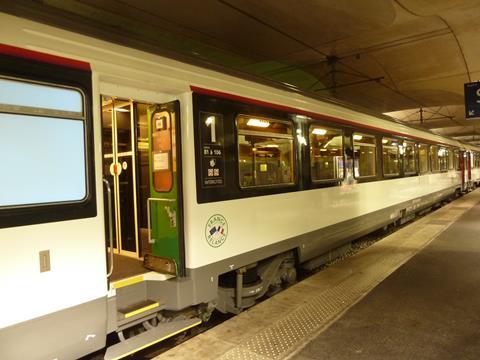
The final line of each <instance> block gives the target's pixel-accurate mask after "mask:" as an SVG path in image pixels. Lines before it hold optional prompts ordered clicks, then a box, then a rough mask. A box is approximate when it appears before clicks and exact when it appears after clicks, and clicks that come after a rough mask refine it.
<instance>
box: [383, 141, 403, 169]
mask: <svg viewBox="0 0 480 360" xmlns="http://www.w3.org/2000/svg"><path fill="white" fill-rule="evenodd" d="M382 156H383V158H382V159H383V175H385V176H395V175H399V174H400V151H399V147H398V140H397V139H391V138H386V137H384V138H382Z"/></svg>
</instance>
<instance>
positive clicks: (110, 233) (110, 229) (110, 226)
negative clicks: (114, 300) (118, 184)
mask: <svg viewBox="0 0 480 360" xmlns="http://www.w3.org/2000/svg"><path fill="white" fill-rule="evenodd" d="M103 184H104V185H105V187H106V188H107V196H108V201H107V203H108V236H109V240H110V241H109V242H110V263H109V270H108V273H107V278H109V277H110V276H111V275H112V273H113V212H112V190H111V189H110V183H109V182H108V180H107V179H105V178H104V179H103Z"/></svg>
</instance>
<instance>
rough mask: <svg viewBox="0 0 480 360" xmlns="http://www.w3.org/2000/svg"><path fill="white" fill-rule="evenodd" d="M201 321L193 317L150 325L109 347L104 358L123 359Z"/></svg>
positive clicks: (108, 359) (107, 359)
mask: <svg viewBox="0 0 480 360" xmlns="http://www.w3.org/2000/svg"><path fill="white" fill-rule="evenodd" d="M201 323H202V321H201V320H200V319H198V318H193V319H186V320H176V321H171V322H164V323H158V324H157V326H149V328H148V329H146V330H145V331H144V332H142V333H140V334H138V335H135V336H133V337H130V338H128V339H121V341H120V342H119V343H117V344H115V345H112V346H110V347H108V348H107V351H106V353H105V356H104V359H105V360H113V359H122V358H124V357H126V356H129V355H132V354H134V353H136V352H137V351H140V350H142V349H145V348H147V347H149V346H151V345H154V344H156V343H159V342H161V341H163V340H166V339H168V338H170V337H172V336H175V335H177V334H180V333H182V332H184V331H187V330H188V329H191V328H193V327H195V326H198V325H200V324H201Z"/></svg>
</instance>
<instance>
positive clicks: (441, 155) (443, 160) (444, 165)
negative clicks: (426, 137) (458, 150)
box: [438, 147, 448, 171]
mask: <svg viewBox="0 0 480 360" xmlns="http://www.w3.org/2000/svg"><path fill="white" fill-rule="evenodd" d="M438 163H439V169H440V171H447V170H448V150H447V149H445V148H444V147H440V148H439V149H438Z"/></svg>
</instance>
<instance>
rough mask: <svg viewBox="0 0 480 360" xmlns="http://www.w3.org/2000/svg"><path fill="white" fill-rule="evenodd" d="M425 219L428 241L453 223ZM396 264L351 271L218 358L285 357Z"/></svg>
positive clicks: (246, 359) (464, 209) (364, 293)
mask: <svg viewBox="0 0 480 360" xmlns="http://www.w3.org/2000/svg"><path fill="white" fill-rule="evenodd" d="M474 203H476V202H474ZM462 205H463V204H462ZM464 205H465V207H463V206H455V207H453V206H452V207H450V208H449V209H448V210H453V212H456V211H458V210H460V209H462V210H463V211H462V213H463V212H464V211H466V210H468V209H469V208H470V207H471V206H472V205H473V204H470V203H469V202H467V201H465V203H464ZM445 210H446V209H445ZM446 215H447V214H446ZM425 220H426V221H425V223H424V225H423V229H422V230H423V231H426V232H427V233H428V232H430V233H431V234H432V235H433V234H435V235H434V236H432V237H431V240H433V238H435V237H436V235H437V234H438V232H439V231H440V229H442V230H443V229H444V228H445V227H448V226H447V225H449V224H450V223H452V220H443V219H442V220H440V219H430V220H427V219H425ZM422 230H420V231H422ZM425 245H426V244H425ZM407 260H408V259H404V260H403V261H399V264H398V266H400V265H401V263H403V262H404V261H407ZM398 266H393V267H390V268H389V269H388V270H387V269H385V270H384V271H376V272H371V273H369V274H365V273H359V274H353V275H352V276H351V277H350V278H349V279H348V280H346V281H343V282H341V283H340V284H338V285H336V286H334V287H332V288H330V289H327V290H325V291H323V292H322V293H320V294H319V295H317V296H313V297H312V298H311V299H309V300H308V301H307V302H306V303H305V304H304V305H302V306H300V307H299V308H297V309H296V310H294V311H292V312H291V313H290V314H288V315H287V316H285V317H284V318H282V319H280V320H279V321H277V322H275V323H274V324H272V325H271V326H269V327H267V328H265V329H264V330H262V331H261V332H259V333H257V334H255V335H254V336H252V337H250V338H248V339H247V340H246V341H244V342H242V343H241V344H239V345H238V346H236V347H234V348H232V349H231V350H229V351H228V352H226V353H225V354H224V355H223V356H221V357H220V358H219V359H221V360H244V359H245V360H249V359H255V360H256V359H262V360H263V359H269V360H270V359H281V358H285V357H286V356H288V355H289V354H290V353H291V352H293V351H294V349H295V347H296V346H298V344H299V343H301V342H303V341H304V340H305V339H306V338H309V337H310V336H312V335H313V334H315V333H317V332H318V331H319V330H321V329H322V327H326V326H327V325H328V324H329V323H331V321H330V320H332V319H333V318H334V317H336V316H338V315H339V314H341V313H342V312H343V311H345V310H347V309H348V308H349V307H351V306H352V305H353V304H354V303H356V302H357V301H358V300H360V299H361V298H362V297H363V296H364V295H366V294H367V293H368V292H369V291H370V290H371V289H373V288H374V287H375V286H377V285H378V284H379V283H380V282H381V281H383V280H384V279H385V278H386V277H387V276H388V275H390V274H391V273H392V272H393V271H395V270H396V269H397V268H398Z"/></svg>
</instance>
